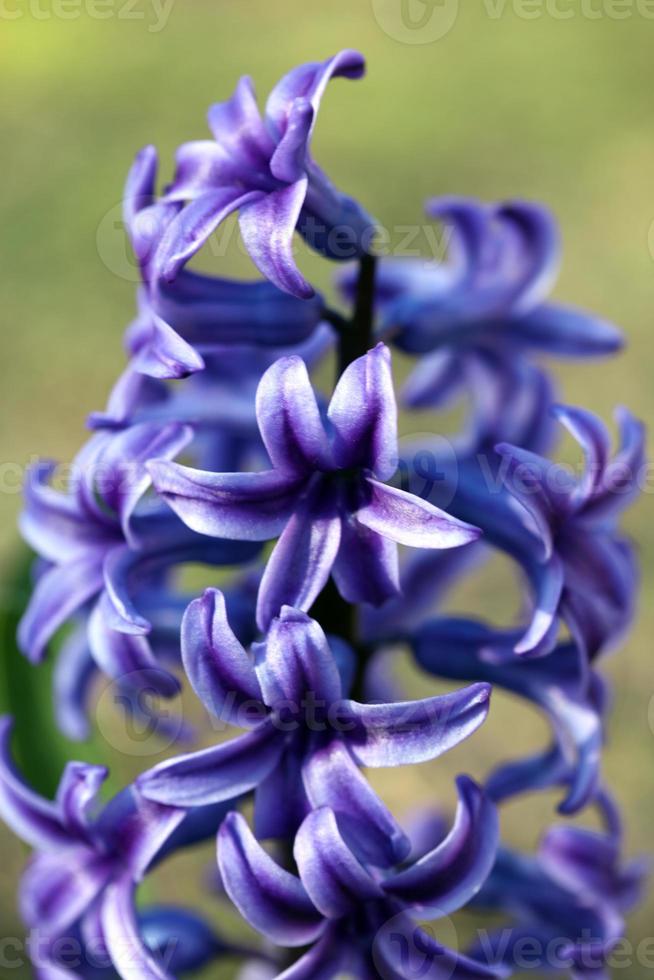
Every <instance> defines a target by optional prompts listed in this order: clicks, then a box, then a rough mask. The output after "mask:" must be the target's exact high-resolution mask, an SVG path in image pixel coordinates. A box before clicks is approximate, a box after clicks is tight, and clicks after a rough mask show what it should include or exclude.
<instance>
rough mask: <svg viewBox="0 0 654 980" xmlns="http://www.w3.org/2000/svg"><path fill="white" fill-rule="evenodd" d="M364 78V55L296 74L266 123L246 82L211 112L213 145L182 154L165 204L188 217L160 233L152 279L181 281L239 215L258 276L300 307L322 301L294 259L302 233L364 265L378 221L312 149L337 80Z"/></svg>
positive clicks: (344, 54)
mask: <svg viewBox="0 0 654 980" xmlns="http://www.w3.org/2000/svg"><path fill="white" fill-rule="evenodd" d="M364 69H365V62H364V59H363V57H362V56H361V55H360V54H359V53H358V52H357V51H341V52H340V53H339V54H337V55H335V56H334V57H333V58H329V59H328V60H327V61H324V62H312V63H309V64H306V65H301V66H300V67H298V68H294V69H293V70H292V71H290V72H289V73H288V74H287V75H285V76H284V77H283V78H282V79H281V80H280V81H279V82H278V83H277V85H276V86H275V88H274V89H273V90H272V92H271V93H270V95H269V97H268V101H267V103H266V109H265V114H264V117H263V118H262V117H261V115H260V112H259V109H258V107H257V104H256V99H255V95H254V90H253V87H252V82H251V80H250V79H249V78H247V77H245V78H242V79H241V81H240V82H239V84H238V86H237V88H236V91H235V93H234V95H233V96H232V98H231V99H230V100H229V101H227V102H223V103H218V104H217V105H214V106H212V108H211V109H210V110H209V117H208V120H209V127H210V129H211V131H212V133H213V136H214V139H213V140H197V141H195V142H191V143H186V144H184V145H183V146H181V147H180V149H179V150H178V152H177V168H176V172H175V176H174V179H173V182H172V184H171V185H170V187H169V188H168V189H167V190H166V193H165V195H164V198H163V200H162V202H161V204H162V205H163V206H164V207H170V206H172V207H175V206H179V205H180V204H182V203H183V204H185V207H183V208H182V209H181V210H180V211H179V213H178V214H176V215H175V217H174V218H173V220H172V221H170V223H169V224H168V225H167V227H166V228H165V230H164V231H163V233H160V232H159V231H158V230H157V233H156V235H155V238H156V239H157V240H158V245H157V247H156V249H155V250H154V253H153V255H152V258H151V261H150V275H151V277H152V278H153V279H156V280H164V281H171V280H174V279H175V277H176V276H177V274H178V273H179V271H180V270H181V269H182V267H183V266H184V264H185V263H186V262H187V261H188V260H189V259H190V258H191V256H192V255H194V254H195V253H196V252H197V251H198V249H200V248H201V247H202V245H203V244H204V243H205V242H206V241H207V239H208V238H209V237H210V235H211V234H212V233H213V232H214V230H215V229H216V228H217V227H218V225H219V224H221V222H223V221H224V220H225V218H227V217H228V216H229V215H230V214H232V213H233V212H235V211H238V214H239V225H240V229H241V235H242V237H243V242H244V244H245V247H246V249H247V251H248V252H249V254H250V256H251V258H252V260H253V262H254V263H255V265H256V266H257V268H258V269H259V271H260V272H261V273H262V274H263V275H264V276H265V277H266V279H268V280H269V281H270V282H271V283H273V284H274V285H275V286H277V287H278V288H279V289H281V290H284V291H285V292H288V293H291V294H292V295H294V296H297V297H299V298H301V299H310V298H311V297H313V295H314V290H313V287H312V286H311V285H310V284H309V283H308V282H307V281H306V279H305V278H304V277H303V276H302V274H301V273H300V271H299V269H298V268H297V265H296V263H295V259H294V257H293V233H294V231H295V229H296V228H297V230H298V231H299V232H300V234H301V235H302V236H303V237H304V238H305V240H306V241H307V242H308V243H309V245H310V246H311V247H312V248H314V249H316V250H317V251H318V252H320V253H321V254H323V255H325V256H327V257H329V258H332V259H340V260H343V259H352V258H357V257H360V256H361V255H363V254H364V253H365V251H366V250H367V248H369V246H370V241H371V239H372V237H373V225H372V221H371V219H370V217H369V216H368V215H367V214H366V212H365V211H364V210H363V208H362V207H361V205H360V204H359V203H358V202H356V201H354V200H353V199H352V198H350V197H347V196H346V195H344V194H342V193H341V192H340V191H338V190H336V188H335V187H334V186H333V184H332V183H331V181H330V180H329V179H328V177H327V176H326V175H325V174H324V173H323V171H322V170H321V169H320V168H319V167H318V166H317V164H316V163H315V162H314V161H313V159H312V158H311V154H310V144H311V137H312V135H313V129H314V126H315V122H316V117H317V114H318V109H319V108H320V102H321V100H322V96H323V94H324V92H325V89H326V87H327V84H328V82H329V81H330V79H332V78H352V79H355V78H360V77H361V76H362V75H363V72H364ZM155 223H156V224H158V222H155ZM344 236H345V238H346V241H344V240H343V237H344Z"/></svg>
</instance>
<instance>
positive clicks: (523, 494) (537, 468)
mask: <svg viewBox="0 0 654 980" xmlns="http://www.w3.org/2000/svg"><path fill="white" fill-rule="evenodd" d="M495 449H496V451H497V452H498V453H499V454H500V456H501V457H502V459H503V469H502V470H501V472H502V474H503V480H504V485H505V487H506V489H507V490H508V491H509V493H511V494H512V496H513V497H515V499H516V500H517V501H518V502H519V503H520V504H521V505H522V506H523V507H524V508H525V509H526V511H527V512H528V514H529V515H530V516H531V517H532V519H533V521H534V525H535V527H534V530H535V531H536V533H537V534H538V536H539V538H540V541H541V544H542V551H543V553H542V560H547V559H548V558H550V556H551V554H552V548H553V544H552V526H553V523H554V521H555V519H556V517H557V515H558V514H560V513H561V512H563V513H566V512H567V510H568V508H569V502H570V494H571V492H572V489H573V481H572V477H571V475H570V474H569V473H568V472H567V470H564V469H563V468H562V467H561V466H559V465H558V464H557V463H553V462H551V460H549V459H545V458H544V457H542V456H538V455H536V453H532V452H530V451H529V450H527V449H521V448H520V447H519V446H511V445H509V444H507V443H499V445H497V446H496V447H495Z"/></svg>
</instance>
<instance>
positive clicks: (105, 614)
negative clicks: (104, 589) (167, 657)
mask: <svg viewBox="0 0 654 980" xmlns="http://www.w3.org/2000/svg"><path fill="white" fill-rule="evenodd" d="M111 611H112V606H111V601H110V599H109V597H108V596H107V594H106V593H105V594H104V595H103V596H102V597H101V599H100V601H99V602H97V603H96V605H95V607H94V609H93V612H92V613H91V615H90V617H89V622H88V643H89V647H90V650H91V653H92V654H93V659H94V660H95V662H96V664H97V665H98V667H99V668H100V669H101V670H102V672H103V673H104V674H106V675H107V677H111V678H113V679H114V680H125V681H127V683H128V684H129V685H130V686H132V687H138V688H139V689H144V690H152V691H154V692H156V693H157V694H160V695H161V696H162V697H165V698H172V697H175V695H177V694H179V692H180V690H181V684H180V682H179V681H178V680H177V678H176V677H175V675H174V674H171V673H170V672H169V671H168V670H165V669H164V667H162V665H161V664H160V663H159V662H158V661H157V659H156V657H155V656H154V653H153V652H152V649H151V647H150V642H149V640H148V639H147V637H145V636H140V635H134V634H130V633H122V632H120V631H119V630H116V629H114V628H113V627H112V625H111V618H112V616H111Z"/></svg>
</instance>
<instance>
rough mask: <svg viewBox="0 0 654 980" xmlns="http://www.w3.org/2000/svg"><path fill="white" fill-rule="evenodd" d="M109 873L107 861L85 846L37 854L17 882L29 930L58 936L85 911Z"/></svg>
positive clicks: (110, 868)
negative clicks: (18, 882)
mask: <svg viewBox="0 0 654 980" xmlns="http://www.w3.org/2000/svg"><path fill="white" fill-rule="evenodd" d="M112 873H113V865H112V862H111V859H110V858H108V857H106V856H103V855H101V854H96V853H94V851H92V850H89V849H88V848H86V847H70V846H69V847H68V848H65V849H62V850H60V851H59V852H57V853H52V854H39V855H38V857H36V858H35V859H33V860H32V862H31V863H30V864H29V865H28V866H27V869H26V871H25V873H24V875H23V878H22V880H21V883H20V911H21V916H22V918H23V920H24V921H25V923H26V925H27V926H28V927H30V928H38V929H40V930H42V931H43V933H44V934H45V935H48V934H49V935H52V936H56V935H58V934H59V935H60V934H61V933H63V932H64V931H65V930H66V929H68V928H69V927H70V926H71V925H73V923H75V922H77V920H78V919H79V918H80V917H81V916H82V915H83V914H84V912H86V910H87V909H88V907H89V906H90V905H91V903H92V902H93V900H94V899H95V898H96V897H97V896H98V895H99V894H100V892H101V890H102V889H103V888H104V887H105V886H106V884H107V882H108V881H109V880H110V878H111V875H112Z"/></svg>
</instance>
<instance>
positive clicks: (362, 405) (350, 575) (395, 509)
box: [149, 344, 479, 630]
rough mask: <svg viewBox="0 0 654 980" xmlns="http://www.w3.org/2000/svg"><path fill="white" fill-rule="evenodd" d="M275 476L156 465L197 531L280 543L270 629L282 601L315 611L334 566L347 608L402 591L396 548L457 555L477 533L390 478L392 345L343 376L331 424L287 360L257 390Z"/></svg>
mask: <svg viewBox="0 0 654 980" xmlns="http://www.w3.org/2000/svg"><path fill="white" fill-rule="evenodd" d="M257 418H258V421H259V429H260V432H261V437H262V439H263V442H264V444H265V446H266V449H267V450H268V454H269V456H270V460H271V462H272V464H273V469H271V470H267V471H264V472H262V473H208V472H203V471H200V470H195V469H191V468H189V467H186V466H180V465H178V464H176V463H172V462H169V461H165V460H164V461H158V460H156V461H152V462H150V463H149V470H150V473H151V474H152V480H153V483H154V486H155V487H156V489H157V491H158V492H159V493H160V494H161V495H162V496H163V497H164V498H165V499H166V500H167V501H168V503H169V504H170V506H171V507H172V508H173V509H174V510H175V512H176V513H177V514H178V515H179V516H180V517H181V518H182V520H183V521H185V523H186V524H188V526H189V527H190V528H192V529H193V530H195V531H197V532H199V533H201V534H206V535H213V536H216V537H223V538H225V537H227V538H235V539H240V540H250V541H263V540H267V539H270V538H274V537H276V536H277V535H280V534H281V536H280V538H279V541H278V542H277V545H276V546H275V549H274V551H273V553H272V555H271V557H270V559H269V561H268V564H267V567H266V571H265V573H264V576H263V580H262V583H261V590H260V593H259V603H258V612H257V618H258V622H259V626H260V628H261V629H264V630H265V629H266V627H267V626H268V624H269V623H270V622H271V620H272V619H273V617H274V616H276V615H277V614H278V612H279V610H280V609H281V607H282V606H283V605H292V606H295V607H297V608H299V609H304V610H308V609H309V608H310V607H311V605H312V604H313V602H314V600H315V599H316V597H317V596H318V594H319V593H320V591H321V590H322V588H323V586H324V585H325V583H326V582H327V579H328V577H329V574H330V572H332V570H333V575H334V579H335V581H336V584H337V586H338V589H339V591H340V593H341V595H342V596H343V597H344V598H345V599H346V600H347V601H348V602H370V603H373V604H380V603H382V602H384V601H385V600H386V599H388V598H389V597H390V596H392V595H395V594H396V593H397V591H398V559H397V544H398V543H399V544H405V545H409V546H411V547H416V548H452V547H458V546H460V545H463V544H467V543H468V542H469V541H472V540H474V539H475V538H476V537H477V536H478V533H479V532H478V531H477V529H476V528H474V527H472V526H471V525H469V524H464V523H463V522H461V521H458V520H456V519H454V518H452V517H449V516H448V515H447V514H445V513H444V512H443V511H441V510H439V509H438V508H436V507H434V506H433V505H432V504H429V503H427V502H425V501H423V500H421V499H420V498H419V497H415V496H413V495H412V494H410V493H406V492H404V491H402V490H399V489H396V488H394V487H390V486H387V485H386V484H384V483H383V482H382V481H383V480H386V479H388V478H389V477H391V476H392V475H393V473H394V471H395V468H396V466H397V409H396V405H395V396H394V393H393V385H392V379H391V372H390V355H389V352H388V350H387V348H386V347H384V345H383V344H379V345H378V346H377V347H376V348H375V349H374V350H372V351H369V352H368V353H367V354H366V355H365V356H363V357H360V358H358V359H357V360H356V361H354V362H353V363H352V364H350V366H349V367H348V368H347V369H346V370H345V372H344V373H343V375H342V376H341V378H340V380H339V382H338V384H337V386H336V389H335V391H334V394H333V396H332V399H331V402H330V404H329V408H328V411H327V419H326V421H323V419H322V418H321V415H320V410H319V408H318V404H317V402H316V397H315V394H314V392H313V389H312V387H311V382H310V381H309V376H308V373H307V370H306V367H305V365H304V363H303V362H302V360H301V359H300V358H298V357H286V358H281V359H280V360H278V361H277V362H276V363H275V364H274V365H273V366H272V367H271V368H269V370H268V371H266V373H265V374H264V376H263V378H262V379H261V383H260V384H259V388H258V391H257Z"/></svg>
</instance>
